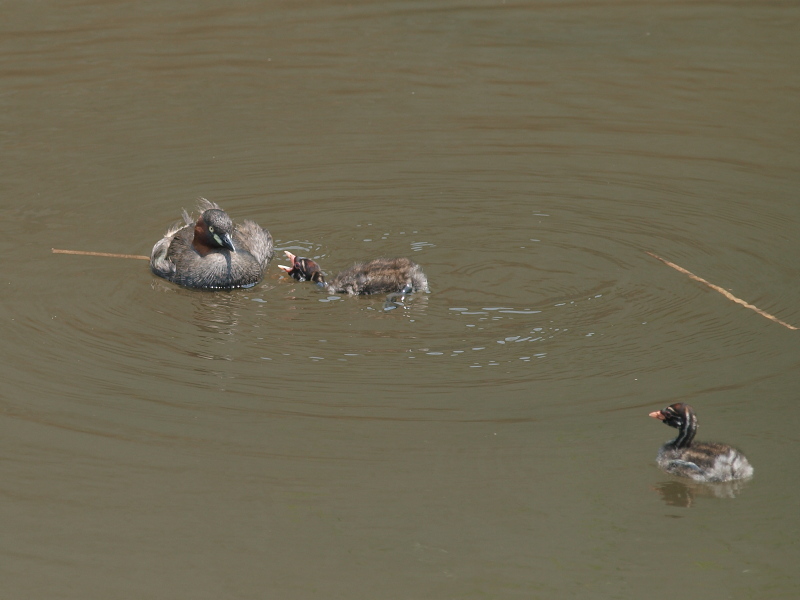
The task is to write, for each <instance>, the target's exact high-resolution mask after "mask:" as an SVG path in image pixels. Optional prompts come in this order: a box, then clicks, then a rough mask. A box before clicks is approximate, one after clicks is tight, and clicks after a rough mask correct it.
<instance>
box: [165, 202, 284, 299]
mask: <svg viewBox="0 0 800 600" xmlns="http://www.w3.org/2000/svg"><path fill="white" fill-rule="evenodd" d="M199 209H200V211H201V212H202V214H201V215H200V217H199V218H198V219H197V221H196V222H195V221H194V220H193V219H192V218H191V217H190V216H189V215H188V214H187V213H186V211H184V213H183V220H184V223H183V224H181V223H179V224H176V225H175V226H173V227H171V228H170V229H169V230H168V231H167V233H166V235H164V237H163V238H162V239H160V240H159V241H158V242H156V245H155V246H153V251H152V253H151V254H150V268H151V269H152V271H153V273H155V274H156V275H158V276H159V277H163V278H164V279H168V280H169V281H172V282H173V283H177V284H179V285H183V286H186V287H192V288H203V289H232V288H240V287H250V286H252V285H255V284H256V283H258V282H259V281H261V277H262V276H263V275H264V270H265V269H266V268H267V265H269V261H270V260H272V256H273V254H274V250H273V245H272V236H271V235H270V233H269V231H267V230H266V229H262V228H261V227H259V226H258V225H257V224H256V223H254V222H253V221H244V222H243V223H242V224H241V225H235V224H234V223H233V221H231V218H230V217H229V216H228V213H226V212H225V211H224V210H222V209H221V208H220V207H219V206H218V205H216V204H215V203H213V202H210V201H208V200H206V199H205V198H201V199H200V202H199Z"/></svg>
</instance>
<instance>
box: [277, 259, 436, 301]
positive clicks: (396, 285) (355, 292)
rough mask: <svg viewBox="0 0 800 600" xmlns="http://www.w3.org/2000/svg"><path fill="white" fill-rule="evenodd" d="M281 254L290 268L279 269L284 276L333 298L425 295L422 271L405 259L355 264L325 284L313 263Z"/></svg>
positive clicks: (323, 278)
mask: <svg viewBox="0 0 800 600" xmlns="http://www.w3.org/2000/svg"><path fill="white" fill-rule="evenodd" d="M284 253H285V254H286V256H287V258H289V260H290V261H291V263H292V264H291V266H288V267H286V266H283V265H280V268H281V269H283V270H284V271H286V273H287V274H288V275H290V276H291V277H293V278H294V279H297V280H298V281H312V282H314V283H316V284H317V285H319V286H320V287H323V288H325V289H326V290H328V291H329V292H333V293H335V294H350V295H352V296H360V295H367V294H391V293H401V294H410V293H413V292H427V291H428V280H427V278H426V277H425V274H424V273H423V272H422V267H420V266H419V265H418V264H417V263H415V262H414V261H412V260H409V259H408V258H376V259H375V260H371V261H369V262H361V263H356V264H355V265H353V266H352V267H350V268H348V269H345V270H344V271H342V272H341V273H339V274H338V275H336V276H335V277H333V278H332V279H331V280H330V281H327V282H326V281H325V276H324V275H323V274H322V271H321V270H320V268H319V265H318V264H317V263H316V262H314V261H313V260H311V259H310V258H300V257H297V256H295V255H294V254H292V253H291V252H289V251H285V252H284Z"/></svg>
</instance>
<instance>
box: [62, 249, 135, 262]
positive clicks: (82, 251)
mask: <svg viewBox="0 0 800 600" xmlns="http://www.w3.org/2000/svg"><path fill="white" fill-rule="evenodd" d="M51 250H52V251H53V254H80V255H81V256H107V257H108V258H135V259H137V260H150V257H149V256H144V255H142V254H113V253H111V252H89V251H88V250H60V249H58V248H51Z"/></svg>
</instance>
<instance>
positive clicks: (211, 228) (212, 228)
mask: <svg viewBox="0 0 800 600" xmlns="http://www.w3.org/2000/svg"><path fill="white" fill-rule="evenodd" d="M208 230H209V231H210V232H211V233H214V226H213V225H209V226H208Z"/></svg>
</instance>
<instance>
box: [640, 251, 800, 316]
mask: <svg viewBox="0 0 800 600" xmlns="http://www.w3.org/2000/svg"><path fill="white" fill-rule="evenodd" d="M647 254H649V255H650V256H652V257H653V258H657V259H658V260H660V261H661V262H663V263H664V264H665V265H667V266H668V267H672V268H673V269H675V270H676V271H680V272H681V273H683V274H684V275H688V276H689V277H691V278H692V279H694V280H695V281H699V282H700V283H702V284H704V285H707V286H708V287H710V288H711V289H712V290H714V291H717V292H719V293H720V294H722V295H723V296H725V297H726V298H727V299H728V300H733V301H734V302H736V304H741V305H742V306H744V307H745V308H749V309H750V310H754V311H756V312H757V313H758V314H760V315H761V316H762V317H766V318H767V319H769V320H770V321H775V322H776V323H778V324H780V325H783V326H784V327H786V328H787V329H795V330H796V329H797V327H795V326H794V325H789V324H788V323H785V322H783V321H781V320H780V319H779V318H778V317H776V316H774V315H771V314H769V313H768V312H766V311H763V310H761V309H760V308H758V307H757V306H753V305H752V304H749V303H747V302H745V301H744V300H742V299H741V298H737V297H736V296H734V295H733V294H731V293H730V292H729V291H728V290H726V289H723V288H721V287H719V286H718V285H714V284H713V283H711V282H708V281H706V280H705V279H703V278H702V277H698V276H697V275H695V274H694V273H692V272H691V271H687V270H686V269H684V268H683V267H681V266H679V265H676V264H675V263H674V262H670V261H668V260H667V259H665V258H661V257H660V256H658V255H657V254H653V253H652V252H648V253H647Z"/></svg>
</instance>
